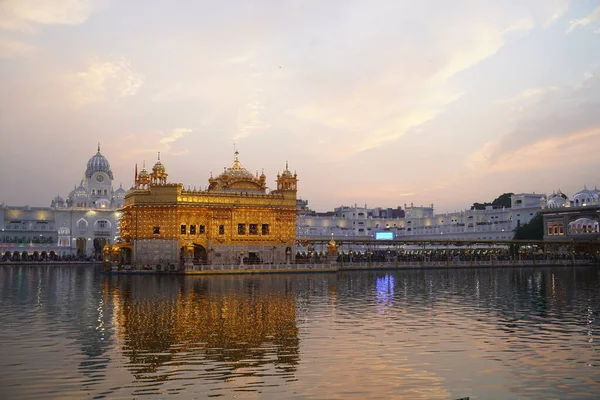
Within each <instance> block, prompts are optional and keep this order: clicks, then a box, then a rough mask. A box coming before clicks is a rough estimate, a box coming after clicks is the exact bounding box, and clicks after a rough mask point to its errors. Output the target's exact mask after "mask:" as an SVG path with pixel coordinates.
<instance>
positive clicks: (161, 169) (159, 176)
mask: <svg viewBox="0 0 600 400" xmlns="http://www.w3.org/2000/svg"><path fill="white" fill-rule="evenodd" d="M142 171H143V170H142ZM167 176H168V174H167V172H166V170H165V166H164V165H163V164H162V163H161V162H160V151H159V152H158V160H157V161H156V164H154V167H152V173H151V174H150V181H151V183H152V184H154V185H156V184H159V185H164V184H166V183H167Z"/></svg>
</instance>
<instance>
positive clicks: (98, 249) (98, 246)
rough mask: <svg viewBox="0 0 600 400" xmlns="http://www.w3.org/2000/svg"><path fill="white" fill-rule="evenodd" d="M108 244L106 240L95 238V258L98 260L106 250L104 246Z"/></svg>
mask: <svg viewBox="0 0 600 400" xmlns="http://www.w3.org/2000/svg"><path fill="white" fill-rule="evenodd" d="M107 243H108V239H106V238H95V239H94V257H96V258H98V257H99V256H100V255H101V254H102V250H104V246H106V244H107Z"/></svg>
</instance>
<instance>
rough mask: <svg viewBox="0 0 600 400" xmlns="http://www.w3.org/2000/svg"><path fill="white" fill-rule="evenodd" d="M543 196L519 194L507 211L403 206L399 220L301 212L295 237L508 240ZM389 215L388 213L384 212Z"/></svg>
mask: <svg viewBox="0 0 600 400" xmlns="http://www.w3.org/2000/svg"><path fill="white" fill-rule="evenodd" d="M542 198H544V196H543V195H539V194H533V193H532V194H529V193H521V194H515V195H513V196H511V207H510V208H493V207H491V206H489V207H487V208H486V209H485V210H470V209H468V210H463V211H458V212H454V213H444V214H436V213H435V212H434V207H433V204H431V205H429V206H414V205H413V204H411V205H410V206H407V205H405V206H404V216H403V217H387V215H386V216H385V217H381V216H380V214H381V213H379V212H377V210H380V209H369V208H367V207H366V206H365V207H357V206H354V207H339V208H336V209H335V211H334V212H332V213H326V214H327V215H311V214H309V213H301V214H300V215H299V216H298V219H297V226H296V227H297V229H296V231H297V236H298V237H300V238H301V237H313V238H314V237H331V236H333V237H334V238H343V237H349V238H357V239H358V238H369V237H375V236H376V234H377V233H378V232H392V233H393V235H394V237H395V238H397V239H401V238H406V239H438V238H444V239H446V238H447V239H464V240H468V239H491V240H494V239H495V240H499V239H512V237H513V233H514V232H513V230H514V229H515V228H516V227H517V226H519V225H521V224H525V223H527V222H529V221H530V220H531V219H532V218H533V217H534V216H535V215H536V214H537V213H538V212H539V211H540V209H541V207H540V201H541V200H542ZM387 214H389V213H387Z"/></svg>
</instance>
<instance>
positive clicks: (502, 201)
mask: <svg viewBox="0 0 600 400" xmlns="http://www.w3.org/2000/svg"><path fill="white" fill-rule="evenodd" d="M512 195H514V193H502V194H501V195H500V196H498V197H496V198H495V199H494V201H492V202H491V203H488V202H485V203H473V205H472V206H471V210H485V208H486V207H487V206H493V207H494V208H501V207H504V208H510V206H511V203H510V196H512Z"/></svg>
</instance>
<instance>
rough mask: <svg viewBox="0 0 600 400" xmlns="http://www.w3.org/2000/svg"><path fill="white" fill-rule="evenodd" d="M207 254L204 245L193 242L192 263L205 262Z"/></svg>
mask: <svg viewBox="0 0 600 400" xmlns="http://www.w3.org/2000/svg"><path fill="white" fill-rule="evenodd" d="M207 261H208V255H207V253H206V249H205V248H204V246H202V245H200V244H196V243H194V264H207Z"/></svg>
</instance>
